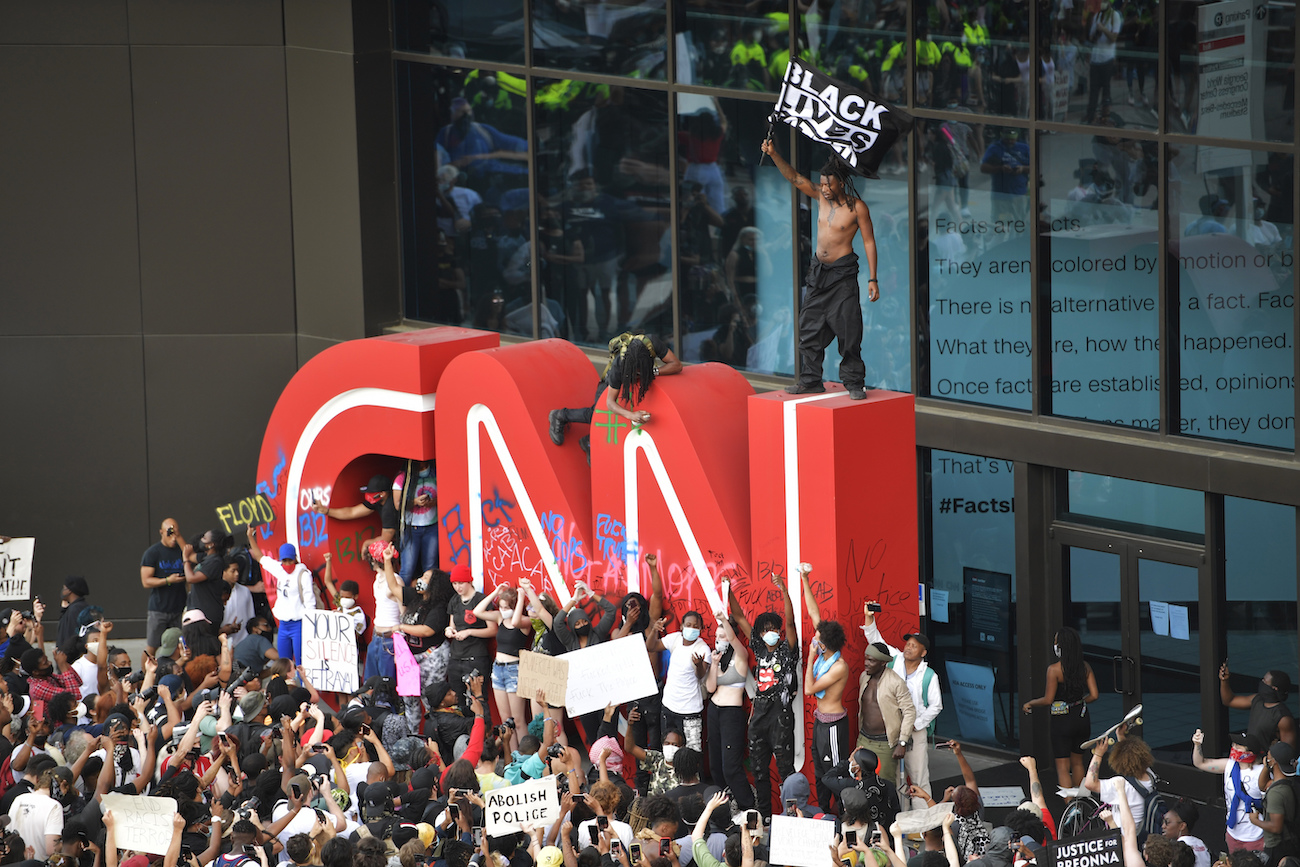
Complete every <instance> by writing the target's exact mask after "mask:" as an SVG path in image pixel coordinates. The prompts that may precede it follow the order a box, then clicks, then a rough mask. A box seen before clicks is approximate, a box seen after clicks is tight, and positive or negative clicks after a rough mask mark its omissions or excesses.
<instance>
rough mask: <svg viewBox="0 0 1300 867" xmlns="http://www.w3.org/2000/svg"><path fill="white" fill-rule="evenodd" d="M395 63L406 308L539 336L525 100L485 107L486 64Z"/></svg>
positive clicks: (438, 318)
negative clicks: (536, 330) (532, 274)
mask: <svg viewBox="0 0 1300 867" xmlns="http://www.w3.org/2000/svg"><path fill="white" fill-rule="evenodd" d="M394 67H395V72H396V80H397V96H398V104H399V111H398V118H399V120H398V123H399V133H400V134H399V136H398V140H399V142H400V148H401V150H400V154H399V155H400V158H401V167H402V175H401V177H402V188H401V197H402V211H403V214H404V217H405V219H404V220H403V225H402V230H403V231H402V238H403V244H402V262H403V274H402V278H403V283H404V286H405V297H406V315H407V316H409V317H411V318H413V319H425V320H428V321H432V322H444V323H448V324H452V325H472V326H473V327H475V328H485V329H489V330H492V331H503V332H509V333H512V334H525V335H529V336H532V334H533V314H532V284H531V280H530V277H529V268H528V266H527V263H528V258H529V256H528V252H529V222H528V143H527V141H526V140H525V139H524V138H523V135H524V104H523V100H522V99H521V98H514V97H512V98H511V99H509V100H502V101H492V102H491V104H484V102H483V101H481V100H479V99H478V98H477V97H478V95H480V94H481V93H482V92H483V91H482V90H480V89H479V88H480V87H481V85H482V81H483V78H484V74H483V73H481V72H480V71H479V70H475V69H451V68H447V67H439V66H429V65H427V64H416V63H396V64H394Z"/></svg>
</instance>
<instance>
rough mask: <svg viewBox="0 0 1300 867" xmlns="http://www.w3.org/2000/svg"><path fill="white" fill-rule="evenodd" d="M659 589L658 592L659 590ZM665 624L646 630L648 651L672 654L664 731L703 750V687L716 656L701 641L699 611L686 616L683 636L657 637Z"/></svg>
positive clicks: (667, 680) (666, 678)
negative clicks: (676, 735)
mask: <svg viewBox="0 0 1300 867" xmlns="http://www.w3.org/2000/svg"><path fill="white" fill-rule="evenodd" d="M655 577H658V576H657V575H656V576H655ZM655 589H656V592H658V587H656V588H655ZM662 622H663V621H662V620H660V621H658V622H656V623H652V624H651V625H650V628H649V629H647V630H646V649H648V650H650V651H652V652H653V651H656V650H667V651H668V653H669V657H668V673H667V675H666V676H665V677H664V691H663V711H662V713H663V716H662V721H661V723H660V727H661V730H662V731H664V732H669V731H678V732H681V733H682V734H683V735H684V736H685V738H686V745H687V746H688V747H690V748H691V749H693V750H700V749H701V748H702V746H703V742H704V738H703V735H704V731H703V729H704V720H703V712H704V699H703V698H702V697H701V696H700V683H701V681H703V680H704V676H705V675H706V674H708V672H709V663H710V662H711V661H712V659H713V652H712V651H711V650H710V649H709V646H708V644H706V643H705V642H704V641H703V640H701V638H700V629H701V627H703V626H704V618H703V617H701V616H700V614H699V612H698V611H688V612H686V613H685V614H684V615H682V631H681V632H674V633H671V634H670V635H665V636H663V637H662V638H660V637H658V634H657V633H658V632H659V631H660V630H662V628H663V626H662Z"/></svg>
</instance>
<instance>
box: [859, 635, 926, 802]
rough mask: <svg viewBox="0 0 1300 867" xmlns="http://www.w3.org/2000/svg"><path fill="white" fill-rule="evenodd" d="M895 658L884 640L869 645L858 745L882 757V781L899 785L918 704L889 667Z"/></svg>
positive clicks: (862, 680) (861, 683) (861, 688)
mask: <svg viewBox="0 0 1300 867" xmlns="http://www.w3.org/2000/svg"><path fill="white" fill-rule="evenodd" d="M892 658H893V657H892V656H891V655H890V653H889V647H888V646H886V645H885V644H884V643H883V642H879V641H877V642H874V643H872V644H868V645H867V652H866V654H865V656H864V657H863V662H862V675H861V676H860V677H859V678H858V744H857V745H858V746H859V747H865V748H866V749H869V750H871V751H872V752H873V753H875V754H876V757H877V758H878V759H880V769H879V770H878V771H877V774H878V775H879V776H880V778H881V779H882V780H885V781H886V782H889V783H892V784H895V785H899V783H898V763H899V762H900V761H901V760H902V759H903V757H904V756H905V755H906V754H907V748H908V746H909V744H910V743H911V739H912V734H913V729H914V727H915V723H916V706H915V705H914V704H912V693H911V692H910V691H909V690H908V688H907V682H906V681H905V680H903V678H901V677H899V676H898V673H897V672H895V671H894V670H893V669H891V668H890V667H889V663H890V661H891V659H892ZM900 791H901V786H900Z"/></svg>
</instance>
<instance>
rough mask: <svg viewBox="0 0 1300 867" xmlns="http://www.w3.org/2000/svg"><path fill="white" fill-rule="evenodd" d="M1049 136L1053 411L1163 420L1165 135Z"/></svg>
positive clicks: (1045, 150)
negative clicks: (1146, 138)
mask: <svg viewBox="0 0 1300 867" xmlns="http://www.w3.org/2000/svg"><path fill="white" fill-rule="evenodd" d="M1039 143H1040V145H1041V147H1042V176H1043V186H1042V188H1041V192H1040V196H1041V198H1040V202H1041V203H1042V206H1043V212H1042V219H1040V221H1039V224H1038V230H1039V237H1040V239H1041V240H1040V244H1039V249H1040V250H1041V251H1043V252H1044V253H1045V254H1046V260H1045V261H1044V262H1043V264H1042V265H1041V266H1040V269H1039V279H1040V283H1041V285H1042V288H1043V290H1044V291H1043V293H1042V297H1044V298H1045V299H1046V300H1048V301H1049V303H1050V305H1051V311H1052V330H1051V334H1052V382H1051V389H1052V412H1053V413H1054V414H1056V415H1064V416H1072V417H1075V418H1086V419H1091V420H1093V421H1103V422H1110V423H1112V424H1122V425H1131V426H1133V427H1141V428H1149V429H1152V430H1155V429H1158V428H1159V426H1160V348H1159V339H1158V338H1159V334H1160V313H1159V304H1158V303H1157V302H1158V298H1159V282H1160V276H1159V273H1158V268H1157V265H1158V264H1159V254H1158V252H1157V251H1158V250H1159V247H1160V245H1159V242H1158V237H1159V231H1158V227H1157V225H1156V218H1157V213H1156V211H1155V210H1154V207H1155V202H1156V175H1157V171H1156V170H1157V169H1158V167H1159V163H1158V162H1157V157H1156V144H1155V142H1139V141H1134V140H1132V139H1125V138H1119V137H1116V136H1110V135H1095V136H1085V135H1068V134H1044V135H1042V136H1040V137H1039Z"/></svg>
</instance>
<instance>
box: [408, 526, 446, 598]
mask: <svg viewBox="0 0 1300 867" xmlns="http://www.w3.org/2000/svg"><path fill="white" fill-rule="evenodd" d="M401 555H402V557H401V563H402V565H401V569H400V570H399V573H400V574H401V576H402V584H404V585H406V586H407V587H410V586H411V583H412V582H413V581H414V580H415V579H416V578H417V577H419V576H420V575H423V574H424V572H425V570H427V569H437V568H438V522H437V521H434V522H433V523H432V524H430V525H429V526H427V527H407V528H406V535H405V536H404V537H403V538H402V551H401Z"/></svg>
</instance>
